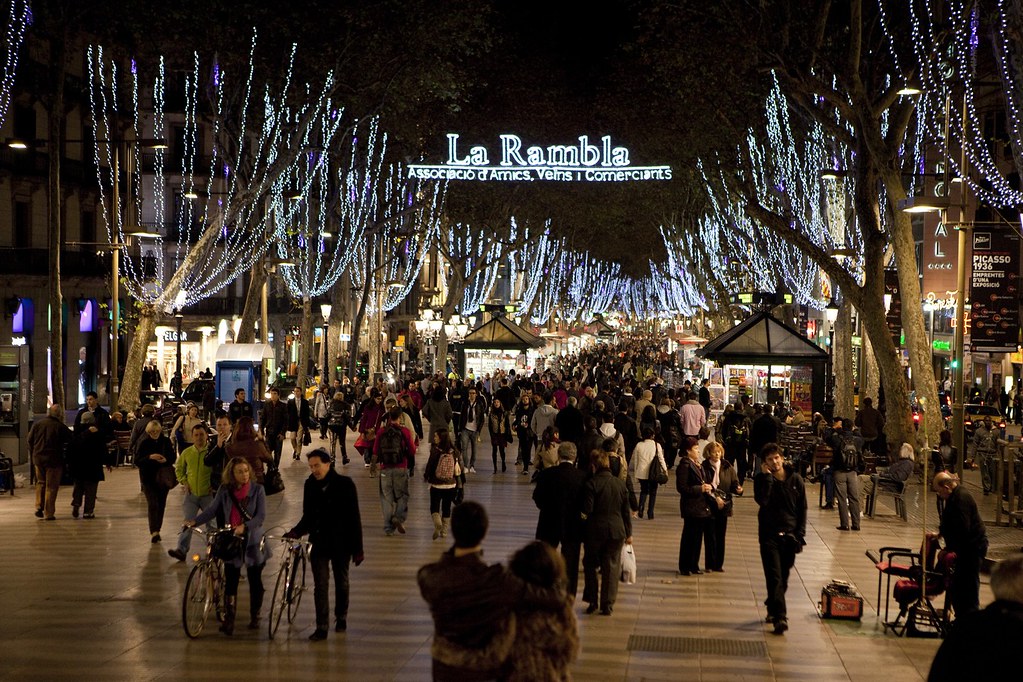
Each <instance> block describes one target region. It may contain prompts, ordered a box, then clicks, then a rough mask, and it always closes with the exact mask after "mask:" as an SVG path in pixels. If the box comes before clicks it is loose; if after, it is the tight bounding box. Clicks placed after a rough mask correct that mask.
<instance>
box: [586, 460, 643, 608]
mask: <svg viewBox="0 0 1023 682" xmlns="http://www.w3.org/2000/svg"><path fill="white" fill-rule="evenodd" d="M591 465H592V466H593V476H592V477H591V478H590V479H589V480H588V481H586V484H585V485H584V486H583V493H582V517H583V519H584V520H585V521H586V526H585V528H584V529H583V540H584V542H585V543H586V555H585V559H584V561H583V569H584V576H585V582H584V585H583V601H585V602H587V603H588V604H589V606H587V607H586V613H593V612H594V611H596V610H597V605H598V603H599V605H600V614H601V615H602V616H610V615H611V611H612V609H613V607H614V603H615V599H616V598H617V596H618V581H619V579H620V578H621V574H622V546H623V545H626V544H628V545H631V544H632V508H631V505H630V504H629V491H628V489H627V488H626V487H625V483H623V482H622V480H621V479H620V478H618V477H616V476H612V475H611V464H610V462H609V461H608V453H607V452H605V451H604V450H598V451H596V452H595V453H594V454H593V456H592V459H591ZM597 569H600V584H599V585H598V583H597Z"/></svg>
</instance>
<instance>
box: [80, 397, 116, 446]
mask: <svg viewBox="0 0 1023 682" xmlns="http://www.w3.org/2000/svg"><path fill="white" fill-rule="evenodd" d="M86 412H92V415H93V416H94V417H95V418H96V420H95V424H94V426H95V427H96V428H97V429H99V432H100V434H101V435H102V436H103V438H104V439H105V440H104V441H103V442H104V443H106V442H109V441H111V440H113V439H114V429H113V426H112V425H111V424H110V413H109V412H107V411H106V409H104V408H103V407H102V406H101V405H100V404H99V396H98V395H96V391H89V392H88V393H86V394H85V407H83V408H82V409H80V410H78V414H76V415H75V431H77V430H78V427H79V426H81V425H82V415H83V414H85V413H86Z"/></svg>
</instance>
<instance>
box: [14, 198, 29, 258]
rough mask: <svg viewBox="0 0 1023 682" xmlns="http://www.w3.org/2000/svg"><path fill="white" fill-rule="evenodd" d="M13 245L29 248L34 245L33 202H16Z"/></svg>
mask: <svg viewBox="0 0 1023 682" xmlns="http://www.w3.org/2000/svg"><path fill="white" fill-rule="evenodd" d="M11 246H14V247H15V248H19V249H27V248H30V247H31V246H32V204H30V203H29V202H27V201H15V202H14V236H13V242H12V244H11Z"/></svg>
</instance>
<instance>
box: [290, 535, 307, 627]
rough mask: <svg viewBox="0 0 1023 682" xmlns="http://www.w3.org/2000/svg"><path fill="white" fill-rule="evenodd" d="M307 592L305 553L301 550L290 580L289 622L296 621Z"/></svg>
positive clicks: (293, 565)
mask: <svg viewBox="0 0 1023 682" xmlns="http://www.w3.org/2000/svg"><path fill="white" fill-rule="evenodd" d="M303 592H305V554H304V553H302V552H299V554H298V556H297V557H295V563H294V564H292V566H291V580H289V581H288V622H289V623H294V622H295V616H296V615H297V614H298V605H299V604H300V603H301V602H302V593H303Z"/></svg>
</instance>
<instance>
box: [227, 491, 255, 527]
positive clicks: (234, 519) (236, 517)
mask: <svg viewBox="0 0 1023 682" xmlns="http://www.w3.org/2000/svg"><path fill="white" fill-rule="evenodd" d="M249 485H250V483H246V484H245V485H243V486H242V487H240V488H235V489H234V490H232V491H231V492H230V493H229V494H230V495H231V496H233V497H234V499H235V500H236V501H237V502H238V504H232V505H231V520H230V523H231V527H237V526H240V525H242V524H243V523H245V517H243V516H242V513H241V512H240V511H239V510H238V508H239V507H245V500H246V498H248V496H249Z"/></svg>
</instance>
